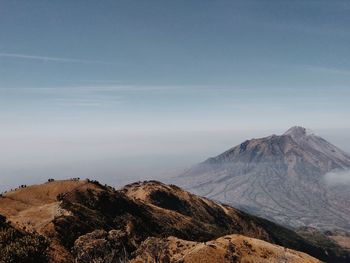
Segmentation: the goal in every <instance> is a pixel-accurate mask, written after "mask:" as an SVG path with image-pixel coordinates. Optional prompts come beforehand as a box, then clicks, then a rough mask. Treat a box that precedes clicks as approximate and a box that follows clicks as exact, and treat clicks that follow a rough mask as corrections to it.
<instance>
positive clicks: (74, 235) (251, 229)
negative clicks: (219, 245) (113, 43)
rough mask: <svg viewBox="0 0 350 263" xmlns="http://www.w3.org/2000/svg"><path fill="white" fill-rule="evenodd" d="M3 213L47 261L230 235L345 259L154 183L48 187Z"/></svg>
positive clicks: (7, 199) (102, 258)
mask: <svg viewBox="0 0 350 263" xmlns="http://www.w3.org/2000/svg"><path fill="white" fill-rule="evenodd" d="M0 214H3V215H4V216H6V218H7V220H10V221H11V227H12V228H14V229H22V230H20V231H24V230H23V229H26V230H27V231H30V232H35V233H37V234H40V235H41V236H43V237H44V238H45V240H46V241H47V243H46V244H47V245H46V247H47V250H46V247H44V248H43V250H44V251H45V253H47V255H48V258H49V260H50V261H51V262H118V260H119V261H121V262H124V261H125V260H127V259H128V260H129V259H133V258H135V257H136V256H140V253H136V252H135V251H136V250H137V249H138V248H139V247H140V246H142V244H143V242H145V240H147V239H148V238H149V237H155V238H167V237H170V236H173V237H176V238H179V239H182V240H187V241H193V242H207V241H210V240H215V239H217V238H220V237H222V236H225V235H230V234H241V235H244V236H246V237H251V238H257V239H260V240H264V241H265V242H268V243H269V244H271V246H274V245H280V246H284V247H287V248H291V249H295V250H300V251H303V252H305V253H308V254H310V255H311V256H314V257H317V258H319V259H321V260H324V261H329V262H332V260H333V261H334V260H337V262H347V260H348V259H349V257H348V255H346V254H342V253H340V252H339V251H336V250H330V249H328V248H323V247H321V246H318V245H314V244H312V243H310V242H309V241H307V240H306V239H304V238H302V237H301V236H299V235H298V234H296V233H295V232H293V231H291V230H289V229H286V228H284V227H281V226H279V225H276V224H275V223H272V222H269V221H267V220H265V219H262V218H258V217H254V216H251V215H249V214H246V213H244V212H241V211H240V210H237V209H235V208H232V207H230V206H227V205H222V204H219V203H215V202H213V201H210V200H208V199H206V198H202V197H199V196H196V195H194V194H191V193H189V192H187V191H184V190H182V189H181V188H179V187H177V186H174V185H166V184H162V183H160V182H156V181H148V182H138V183H134V184H130V185H127V186H125V187H124V188H122V189H120V190H115V189H113V188H112V187H109V186H103V185H100V184H99V183H97V182H94V181H79V180H67V181H53V182H49V183H46V184H43V185H37V186H30V187H26V188H22V189H19V190H16V191H14V192H10V193H7V194H5V195H4V196H2V197H1V199H0ZM37 234H35V235H37ZM187 241H186V242H187ZM291 262H292V261H291Z"/></svg>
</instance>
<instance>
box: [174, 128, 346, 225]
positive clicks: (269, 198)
mask: <svg viewBox="0 0 350 263" xmlns="http://www.w3.org/2000/svg"><path fill="white" fill-rule="evenodd" d="M349 168H350V156H349V155H348V154H346V153H344V152H343V151H341V150H340V149H338V148H337V147H335V146H334V145H332V144H330V143H329V142H327V141H326V140H324V139H322V138H321V137H319V136H316V135H314V134H312V133H309V132H307V130H306V129H304V128H302V127H293V128H291V129H289V130H288V131H287V132H286V133H284V134H283V135H280V136H276V135H272V136H269V137H265V138H260V139H252V140H248V141H245V142H243V143H242V144H240V145H238V146H236V147H234V148H232V149H230V150H228V151H226V152H224V153H222V154H220V155H218V156H216V157H213V158H209V159H208V160H206V161H205V162H203V163H200V164H199V165H197V166H195V167H193V168H192V169H190V170H189V171H188V172H186V173H185V174H183V175H181V176H180V177H178V178H177V179H176V183H177V184H179V185H181V186H184V187H186V189H189V190H191V191H193V192H194V193H196V194H199V195H203V196H206V197H208V198H211V199H215V200H218V201H221V202H223V203H228V204H230V205H233V206H235V207H238V208H241V209H244V210H246V211H249V212H250V213H253V214H256V215H259V216H262V217H265V218H268V219H270V220H273V221H276V222H278V223H282V224H284V225H287V226H292V227H299V226H304V225H306V226H312V227H317V228H320V229H333V228H340V229H346V230H350V201H349V200H350V198H348V197H350V196H349V192H350V191H349V188H348V187H344V188H343V190H342V191H341V192H340V190H339V188H338V190H337V191H336V190H334V187H332V186H330V185H328V184H327V183H326V181H325V178H324V175H325V174H326V173H328V172H330V171H334V170H335V171H336V170H346V169H349Z"/></svg>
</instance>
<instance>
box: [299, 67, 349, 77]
mask: <svg viewBox="0 0 350 263" xmlns="http://www.w3.org/2000/svg"><path fill="white" fill-rule="evenodd" d="M305 69H306V70H309V71H316V72H322V73H328V74H338V75H350V70H346V69H339V68H330V67H318V66H305Z"/></svg>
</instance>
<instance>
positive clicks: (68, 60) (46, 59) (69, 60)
mask: <svg viewBox="0 0 350 263" xmlns="http://www.w3.org/2000/svg"><path fill="white" fill-rule="evenodd" d="M0 58H13V59H29V60H39V61H44V62H61V63H82V64H106V65H111V64H115V63H112V62H105V61H100V60H89V59H76V58H59V57H48V56H37V55H28V54H18V53H0Z"/></svg>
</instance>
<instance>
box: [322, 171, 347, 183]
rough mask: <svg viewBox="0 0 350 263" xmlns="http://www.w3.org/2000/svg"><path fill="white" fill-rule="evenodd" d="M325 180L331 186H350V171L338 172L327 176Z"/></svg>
mask: <svg viewBox="0 0 350 263" xmlns="http://www.w3.org/2000/svg"><path fill="white" fill-rule="evenodd" d="M325 180H326V182H327V183H328V184H330V185H338V184H347V185H350V170H336V171H332V172H329V173H327V174H326V175H325Z"/></svg>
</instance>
